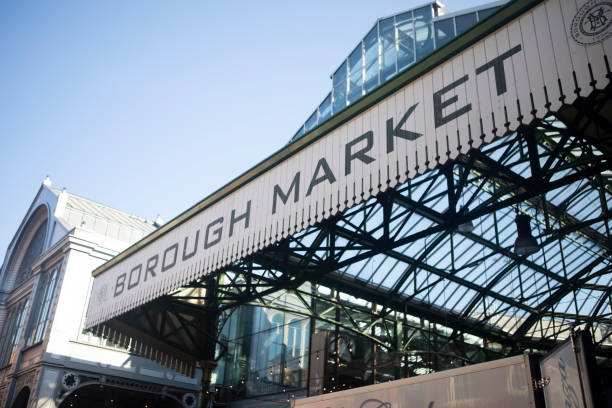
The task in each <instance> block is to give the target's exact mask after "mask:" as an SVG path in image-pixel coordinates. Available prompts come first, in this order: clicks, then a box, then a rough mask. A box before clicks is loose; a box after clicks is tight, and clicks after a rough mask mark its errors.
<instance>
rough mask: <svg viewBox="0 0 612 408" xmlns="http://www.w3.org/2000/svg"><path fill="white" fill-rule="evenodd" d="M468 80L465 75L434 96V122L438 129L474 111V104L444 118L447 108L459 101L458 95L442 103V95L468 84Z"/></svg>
mask: <svg viewBox="0 0 612 408" xmlns="http://www.w3.org/2000/svg"><path fill="white" fill-rule="evenodd" d="M467 80H468V76H467V75H465V76H463V77H461V78H459V79H458V80H456V81H455V82H453V83H452V84H450V85H447V86H445V87H444V88H442V89H440V90H439V91H438V92H436V93H434V94H433V103H434V122H435V124H436V128H439V127H440V126H442V125H444V124H446V123H448V122H450V121H451V120H453V119H456V118H458V117H459V116H461V115H463V114H464V113H467V112H469V111H471V110H472V104H471V103H468V104H467V105H465V106H463V107H461V108H459V109H457V110H456V111H454V112H451V113H449V114H448V115H446V116H444V113H443V112H442V111H443V110H444V108H446V107H447V106H449V105H452V104H453V103H455V102H457V99H459V98H458V97H457V95H454V96H452V97H450V98H448V99H447V100H445V101H442V95H444V94H445V93H447V92H449V91H451V90H453V89H454V88H456V87H458V86H459V85H461V84H462V83H464V82H466V81H467Z"/></svg>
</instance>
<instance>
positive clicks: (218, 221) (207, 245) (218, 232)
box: [204, 217, 223, 249]
mask: <svg viewBox="0 0 612 408" xmlns="http://www.w3.org/2000/svg"><path fill="white" fill-rule="evenodd" d="M217 224H223V217H219V218H217V219H216V220H214V221H213V222H211V223H210V224H208V226H207V227H206V237H205V239H204V249H208V248H210V247H211V246H213V245H217V244H218V243H219V242H220V241H221V233H222V232H223V227H222V226H221V227H219V228H217V229H216V230H214V231H213V232H212V233H213V234H214V235H216V236H217V237H216V238H215V240H214V241H212V242H211V241H209V240H208V237H209V236H210V229H211V228H212V227H213V226H215V225H217Z"/></svg>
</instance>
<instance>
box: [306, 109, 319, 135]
mask: <svg viewBox="0 0 612 408" xmlns="http://www.w3.org/2000/svg"><path fill="white" fill-rule="evenodd" d="M318 119H319V115H318V112H317V111H314V112H313V113H312V115H310V117H309V118H308V120H307V121H306V125H305V126H306V132H308V131H310V130H312V129H314V128H315V126H317V121H318Z"/></svg>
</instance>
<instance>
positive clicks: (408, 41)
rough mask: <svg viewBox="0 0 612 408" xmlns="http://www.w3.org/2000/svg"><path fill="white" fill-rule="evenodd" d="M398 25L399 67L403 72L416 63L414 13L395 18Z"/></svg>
mask: <svg viewBox="0 0 612 408" xmlns="http://www.w3.org/2000/svg"><path fill="white" fill-rule="evenodd" d="M395 21H396V24H397V52H398V54H397V65H398V70H400V71H401V70H402V69H404V68H406V67H408V66H410V65H412V64H413V63H414V20H413V18H412V11H409V12H408V13H404V14H400V15H399V16H397V17H396V18H395Z"/></svg>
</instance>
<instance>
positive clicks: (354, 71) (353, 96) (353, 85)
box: [348, 44, 363, 102]
mask: <svg viewBox="0 0 612 408" xmlns="http://www.w3.org/2000/svg"><path fill="white" fill-rule="evenodd" d="M362 57H363V55H362V47H361V44H359V45H358V46H357V47H356V48H355V50H353V52H352V53H351V55H350V56H349V58H348V62H349V75H350V83H349V94H348V100H349V102H354V101H356V100H357V99H359V98H361V90H362V83H363V74H362V73H363V58H362Z"/></svg>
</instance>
